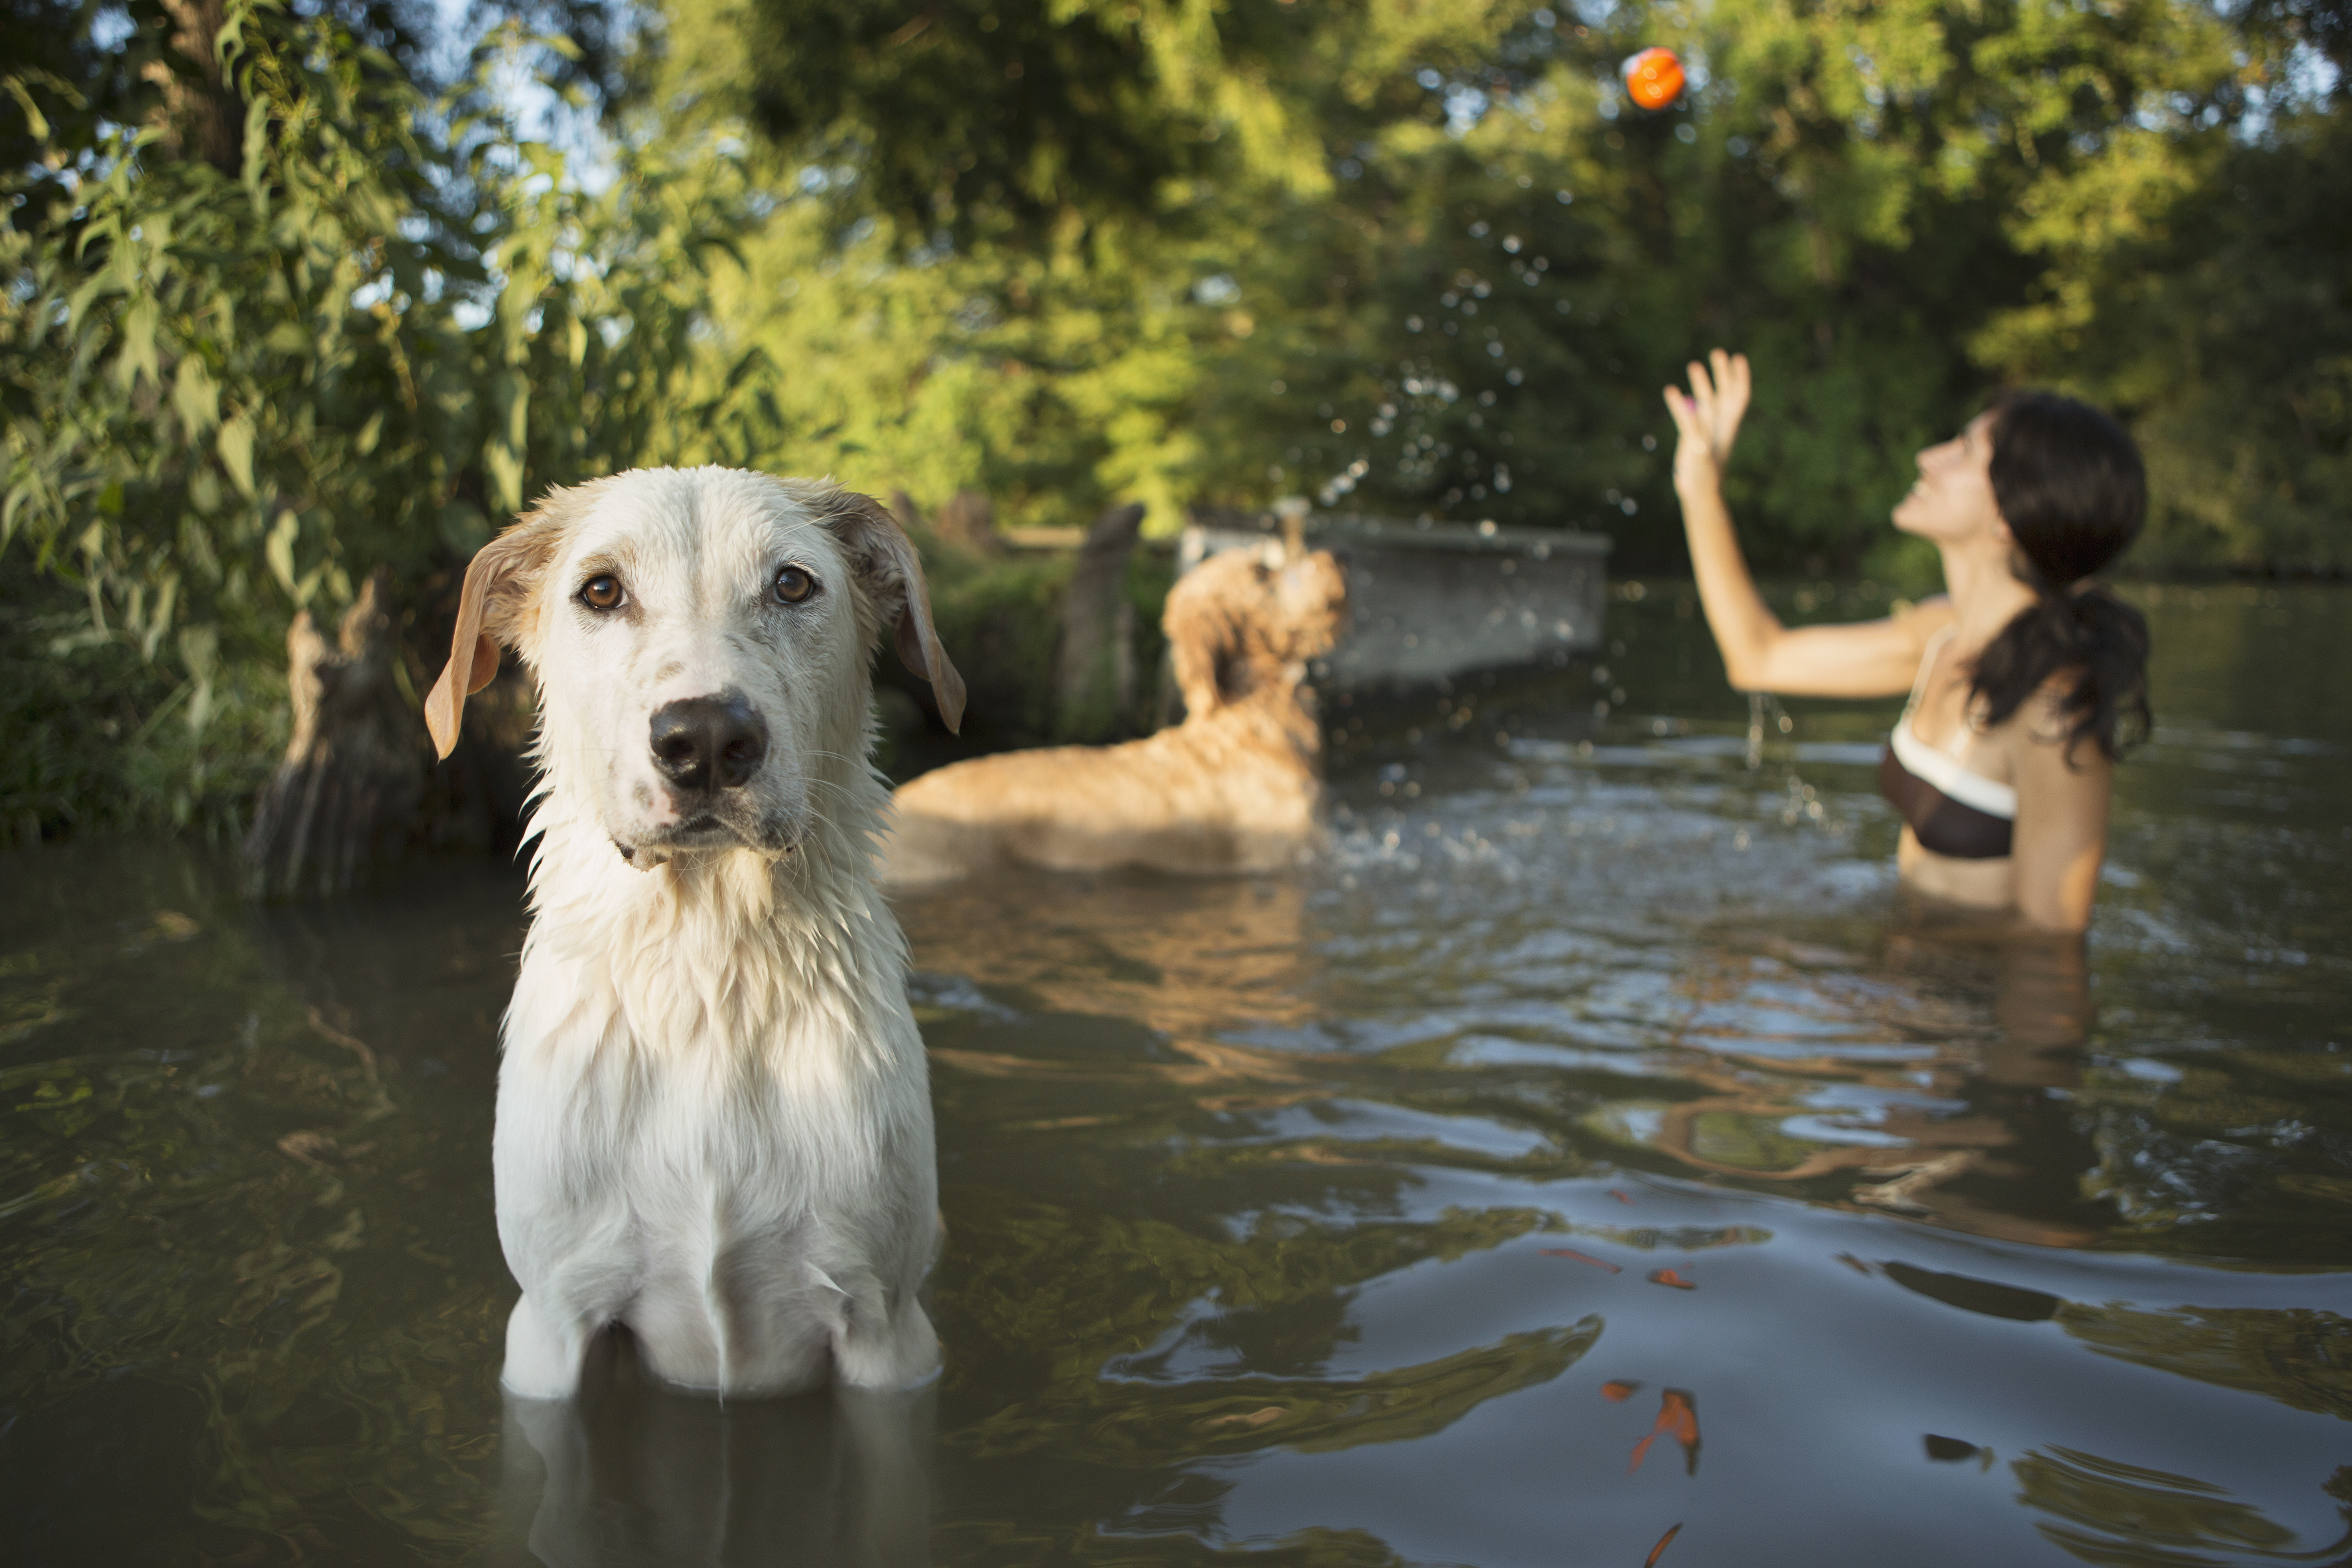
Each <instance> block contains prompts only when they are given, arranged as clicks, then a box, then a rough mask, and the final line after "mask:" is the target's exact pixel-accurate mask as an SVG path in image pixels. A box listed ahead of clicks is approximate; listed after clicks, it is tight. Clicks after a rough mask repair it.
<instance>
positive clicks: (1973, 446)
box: [1895, 412, 2009, 544]
mask: <svg viewBox="0 0 2352 1568" xmlns="http://www.w3.org/2000/svg"><path fill="white" fill-rule="evenodd" d="M1918 462H1919V479H1918V482H1917V483H1916V484H1914V485H1913V486H1912V487H1911V489H1910V492H1909V493H1908V494H1906V496H1905V497H1904V498H1903V499H1902V500H1899V501H1897V502H1895V527H1897V528H1899V529H1901V530H1902V531H1904V532H1906V533H1916V534H1917V535H1918V536H1919V537H1920V538H1922V539H1926V540H1929V541H1932V542H1935V543H1937V544H1965V543H1968V542H1970V541H1972V540H1977V539H1982V538H1989V537H1990V538H1995V539H1999V540H2000V541H2001V542H2004V543H2005V542H2007V535H2008V532H2009V529H2008V525H2007V524H2005V523H2003V522H2002V521H2001V519H2000V503H1999V502H1997V501H1995V500H1993V495H1992V415H1991V414H1990V412H1987V413H1983V414H1979V415H1978V416H1976V417H1975V418H1974V419H1971V420H1969V425H1968V428H1967V429H1965V430H1962V431H1961V432H1960V433H1959V434H1958V436H1955V437H1952V439H1950V440H1948V441H1946V442H1943V443H1941V444H1939V445H1937V446H1934V447H1927V449H1926V450H1925V451H1923V452H1921V453H1920V454H1919V458H1918Z"/></svg>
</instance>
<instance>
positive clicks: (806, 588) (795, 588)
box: [776, 566, 816, 605]
mask: <svg viewBox="0 0 2352 1568" xmlns="http://www.w3.org/2000/svg"><path fill="white" fill-rule="evenodd" d="M815 592H816V579H815V578H814V577H812V576H810V575H809V574H807V573H805V572H803V571H802V570H801V569H800V568H799V567H797V566H786V567H784V568H782V570H780V571H779V572H777V574H776V597H777V599H778V600H780V601H781V602H782V603H784V604H787V605H797V604H799V603H800V602H801V601H802V600H803V599H805V598H807V597H808V596H809V595H811V594H814V593H815Z"/></svg>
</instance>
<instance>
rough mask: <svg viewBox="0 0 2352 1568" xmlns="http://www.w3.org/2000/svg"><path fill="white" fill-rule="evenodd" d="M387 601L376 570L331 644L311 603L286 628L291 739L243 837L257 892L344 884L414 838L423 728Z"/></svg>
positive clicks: (272, 895)
mask: <svg viewBox="0 0 2352 1568" xmlns="http://www.w3.org/2000/svg"><path fill="white" fill-rule="evenodd" d="M391 598H392V588H391V574H389V573H387V572H383V571H378V572H377V573H376V574H375V575H373V577H371V578H369V579H368V581H367V584H366V585H365V586H364V587H362V589H361V591H360V596H359V599H358V601H357V602H356V603H354V604H353V605H352V607H351V609H350V611H349V612H348V613H346V614H345V615H344V616H343V624H342V629H341V636H340V637H339V638H338V643H339V645H340V646H338V647H330V646H329V645H328V643H327V639H326V638H325V637H322V636H321V635H320V632H319V628H318V626H317V623H316V622H314V621H313V620H312V619H311V616H310V611H308V610H305V611H303V612H302V613H301V614H300V615H299V616H295V617H294V624H293V625H292V626H290V627H289V628H288V629H287V633H286V653H287V687H288V690H289V695H290V697H291V698H292V700H293V707H294V737H293V739H292V741H291V742H289V743H288V745H287V748H286V758H285V760H284V761H283V762H281V763H278V772H277V773H276V775H275V776H273V777H272V778H271V779H270V781H269V788H268V792H267V793H265V794H264V795H263V796H262V800H261V806H260V809H259V810H258V811H257V812H256V813H255V815H254V819H253V830H252V831H251V832H249V833H247V835H246V838H245V875H246V887H247V892H248V893H250V894H251V895H252V896H253V897H256V898H262V899H296V898H310V897H320V898H329V897H332V896H334V895H336V894H339V893H346V892H349V891H351V889H352V888H354V887H356V886H358V885H360V884H361V883H362V882H363V881H364V880H366V879H368V878H369V877H370V876H371V875H372V874H373V871H374V870H375V869H376V868H378V867H379V866H380V865H381V864H382V863H383V861H384V860H385V859H387V858H390V857H392V856H394V855H396V854H397V853H399V851H400V850H401V849H403V848H404V847H406V846H407V844H408V843H409V842H410V841H411V840H412V839H413V838H414V837H415V834H416V829H417V805H418V803H419V801H420V799H421V798H422V796H423V794H424V786H425V756H426V753H425V730H424V724H423V722H422V721H421V720H420V719H419V718H418V716H417V714H416V713H415V710H412V709H411V707H410V706H409V704H408V702H407V700H405V699H404V697H403V696H402V695H401V690H400V687H399V683H398V678H397V676H396V675H395V673H394V671H395V668H396V665H397V661H398V659H399V657H400V654H399V644H398V640H397V637H395V635H394V626H393V616H392V614H391Z"/></svg>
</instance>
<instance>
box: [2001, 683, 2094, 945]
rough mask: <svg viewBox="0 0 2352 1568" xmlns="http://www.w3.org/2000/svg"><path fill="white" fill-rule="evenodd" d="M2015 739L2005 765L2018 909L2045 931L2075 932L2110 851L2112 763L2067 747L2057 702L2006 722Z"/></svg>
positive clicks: (2090, 747)
mask: <svg viewBox="0 0 2352 1568" xmlns="http://www.w3.org/2000/svg"><path fill="white" fill-rule="evenodd" d="M2008 728H2009V729H2010V730H2011V732H2012V733H2013V734H2014V736H2015V737H2016V738H2015V740H2014V741H2012V742H2011V747H2010V752H2011V758H2010V767H2011V772H2012V773H2013V775H2014V776H2015V778H2016V780H2017V827H2016V831H2015V833H2014V835H2013V836H2012V837H2011V848H2010V853H2011V855H2012V856H2013V857H2014V858H2015V859H2014V862H2013V863H2014V865H2015V866H2016V868H2017V912H2018V915H2019V917H2020V918H2021V919H2022V920H2023V921H2025V923H2026V924H2028V925H2030V926H2036V927H2039V928H2041V929H2042V930H2044V931H2081V930H2083V929H2084V927H2086V926H2088V925H2089V924H2090V923H2091V904H2092V900H2095V898H2097V896H2098V891H2099V866H2100V863H2101V862H2102V861H2103V860H2105V858H2106V853H2107V799H2108V795H2110V793H2111V792H2112V790H2113V788H2114V785H2115V764H2114V763H2110V762H2108V761H2107V758H2106V754H2105V752H2101V751H2100V750H2099V748H2098V747H2097V746H2096V745H2095V744H2094V743H2092V742H2084V743H2082V744H2081V745H2078V746H2074V747H2073V748H2071V749H2072V751H2073V752H2074V756H2073V757H2072V758H2071V759H2069V757H2068V756H2067V752H2068V750H2069V749H2070V748H2069V747H2068V746H2067V745H2066V744H2065V742H2063V741H2058V740H2054V739H2052V738H2051V737H2053V736H2056V735H2061V734H2063V733H2064V732H2065V731H2064V729H2063V719H2062V717H2061V716H2060V714H2059V713H2058V711H2057V704H2056V703H2055V702H2054V701H2049V702H2042V701H2036V702H2033V703H2030V704H2028V705H2027V709H2026V711H2025V712H2023V713H2021V714H2020V715H2018V717H2017V718H2016V719H2014V720H2012V721H2011V723H2010V725H2009V726H2008Z"/></svg>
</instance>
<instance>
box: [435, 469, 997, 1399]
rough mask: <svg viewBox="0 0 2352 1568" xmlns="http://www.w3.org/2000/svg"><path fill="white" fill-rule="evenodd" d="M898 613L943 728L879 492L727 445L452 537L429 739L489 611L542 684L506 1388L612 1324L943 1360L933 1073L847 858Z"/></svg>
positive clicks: (507, 1209)
mask: <svg viewBox="0 0 2352 1568" xmlns="http://www.w3.org/2000/svg"><path fill="white" fill-rule="evenodd" d="M894 620H895V622H896V625H897V627H898V649H899V655H900V657H901V658H903V659H905V660H906V661H907V662H908V665H909V667H910V668H914V669H915V670H916V671H917V672H918V673H919V674H922V675H924V676H925V677H926V678H927V679H929V680H930V681H931V683H932V686H933V689H934V690H935V691H936V692H937V693H938V695H939V698H940V712H941V714H942V715H943V716H944V717H945V718H947V719H948V721H949V722H950V726H952V725H953V723H954V722H955V721H956V719H957V717H958V716H959V715H960V713H961V707H962V683H961V680H959V679H957V677H956V674H955V671H954V668H952V667H951V666H950V664H949V663H948V661H947V658H946V655H945V653H944V652H943V650H941V649H940V646H939V639H938V637H937V636H936V635H935V633H934V632H933V631H932V628H931V623H930V610H929V603H928V600H927V598H926V596H925V593H924V589H923V582H922V572H921V567H920V564H919V562H918V560H917V558H916V555H915V552H914V549H913V547H912V545H911V544H909V543H908V541H907V538H906V536H905V534H904V533H903V532H901V531H899V529H898V526H897V524H896V523H895V522H894V521H891V519H890V517H889V515H888V514H887V512H885V511H883V510H881V509H880V508H879V507H877V506H876V505H875V504H874V503H873V502H872V501H870V500H866V498H864V497H860V496H853V495H848V494H846V493H845V492H843V491H841V490H839V489H836V488H835V487H834V486H832V485H830V484H828V483H810V482H803V481H794V480H777V479H766V478H763V477H762V476H760V475H756V474H745V473H740V472H735V471H731V470H727V469H719V468H698V469H692V470H688V471H677V470H671V469H660V470H651V471H640V472H633V473H628V474H622V475H618V476H616V477H614V478H613V479H604V480H600V481H597V482H596V483H595V484H593V485H589V486H583V487H582V488H581V489H577V490H572V491H558V492H556V493H555V494H553V495H552V496H551V497H550V498H549V499H548V500H545V501H543V502H542V503H541V506H540V507H539V509H538V510H536V511H534V512H533V513H532V514H531V515H530V516H529V517H526V518H525V519H524V520H523V521H521V522H520V523H519V524H518V525H517V526H516V527H514V528H513V529H510V530H509V531H507V532H506V533H504V534H501V535H500V536H499V538H498V539H496V540H494V541H492V542H491V543H490V544H488V546H486V547H485V548H484V549H483V550H482V551H481V552H479V553H478V555H477V556H476V557H475V559H474V562H473V563H472V564H471V565H470V566H469V567H468V568H467V574H466V586H465V593H464V595H463V598H462V599H461V602H460V605H459V610H458V619H457V631H456V635H455V637H454V639H453V643H452V648H451V658H450V663H449V667H448V668H447V669H446V670H445V671H444V672H443V675H442V678H441V679H440V681H439V682H438V683H437V684H436V687H435V688H434V690H433V694H432V696H431V698H430V699H429V700H427V701H426V704H425V713H426V718H427V720H428V721H429V722H430V723H431V725H432V728H433V733H434V738H435V741H436V744H437V745H438V746H439V747H440V750H441V752H442V754H444V755H446V754H447V752H448V751H449V749H450V747H451V746H452V745H454V744H455V743H456V740H457V728H458V723H459V721H460V718H461V716H462V713H463V707H464V700H465V695H466V693H467V692H469V691H472V690H476V689H479V688H480V687H481V686H482V685H483V684H484V683H485V682H487V681H488V679H490V676H491V675H492V673H494V672H495V670H496V668H497V665H498V645H499V644H500V643H504V644H507V645H509V646H511V647H517V648H520V650H521V652H522V653H523V654H524V656H525V657H526V658H528V659H529V661H530V664H531V666H532V668H533V671H534V673H535V674H536V675H537V677H538V681H539V688H540V697H541V704H540V734H539V742H538V755H539V760H540V763H541V769H542V773H543V780H544V782H543V786H542V789H541V796H540V799H539V801H538V805H537V808H536V810H535V811H534V812H533V814H532V826H533V829H534V830H535V831H536V832H537V833H538V834H539V836H540V846H539V849H538V852H537V854H536V856H535V858H534V859H533V862H532V868H531V901H532V907H533V922H532V926H531V931H530V938H529V940H528V941H527V942H526V943H525V945H524V950H523V962H522V973H521V975H520V979H519V981H518V983H517V984H516V986H515V994H514V1001H513V1004H512V1005H511V1006H510V1007H509V1010H508V1014H507V1019H506V1026H505V1030H504V1042H505V1058H504V1061H503V1063H502V1066H501V1068H500V1070H499V1112H498V1132H497V1136H496V1140H495V1147H494V1163H495V1165H496V1171H497V1178H498V1211H499V1240H500V1242H501V1243H502V1244H503V1245H504V1247H505V1249H506V1255H507V1262H508V1265H509V1267H510V1268H512V1269H513V1270H514V1274H515V1278H516V1279H517V1280H518V1281H519V1282H520V1284H521V1286H522V1288H523V1293H522V1299H521V1300H520V1301H518V1302H516V1304H515V1308H514V1312H513V1314H512V1316H511V1317H509V1320H508V1324H507V1361H506V1369H505V1373H504V1374H503V1381H504V1382H505V1384H506V1385H507V1387H508V1388H509V1390H511V1391H512V1392H514V1393H516V1394H523V1395H526V1396H531V1397H542V1398H554V1397H562V1396H563V1395H567V1394H571V1393H572V1391H573V1390H574V1389H575V1388H576V1387H577V1386H578V1384H579V1380H580V1376H581V1372H582V1366H583V1360H584V1358H585V1355H586V1352H587V1349H588V1345H589V1342H590V1341H592V1340H593V1338H594V1337H595V1336H596V1335H597V1334H598V1333H600V1332H602V1331H604V1330H605V1329H607V1328H610V1327H614V1326H616V1325H617V1326H621V1327H625V1328H626V1329H628V1330H629V1331H632V1332H633V1333H634V1334H635V1336H636V1339H637V1342H638V1345H639V1349H640V1353H641V1355H642V1357H643V1359H644V1361H645V1363H646V1365H647V1366H648V1367H649V1368H650V1369H651V1370H652V1371H653V1372H654V1373H656V1375H658V1376H660V1377H663V1378H666V1379H667V1380H669V1381H671V1382H673V1383H677V1384H684V1385H687V1386H689V1387H697V1388H707V1389H712V1390H716V1391H718V1392H720V1393H722V1394H775V1393H783V1392H786V1391H789V1390H793V1389H796V1388H802V1387H806V1386H809V1385H811V1384H817V1383H822V1382H826V1381H834V1380H837V1381H840V1382H844V1383H849V1384H861V1385H866V1386H886V1387H887V1386H903V1385H905V1384H910V1383H915V1382H919V1381H921V1380H922V1379H924V1378H926V1377H928V1376H929V1374H930V1373H931V1372H932V1371H933V1370H934V1369H935V1368H936V1367H937V1365H938V1361H939V1351H938V1346H937V1343H936V1342H935V1341H934V1339H933V1337H932V1332H931V1326H930V1321H929V1318H928V1317H927V1316H926V1315H925V1313H924V1310H923V1308H922V1306H921V1304H920V1303H919V1301H918V1300H916V1290H917V1288H918V1287H919V1285H920V1283H921V1281H922V1279H923V1275H924V1273H925V1271H926V1269H927V1268H929V1263H930V1259H931V1255H932V1252H933V1250H934V1248H935V1247H936V1245H937V1238H938V1234H939V1229H938V1223H939V1222H938V1179H937V1172H936V1163H935V1156H934V1154H933V1149H932V1131H931V1110H930V1089H929V1077H928V1074H927V1073H926V1071H925V1068H924V1058H923V1051H922V1042H921V1039H920V1037H919V1036H918V1034H917V1032H916V1028H915V1023H914V1019H913V1016H911V1015H910V1014H909V1012H908V1007H907V1000H906V952H905V942H904V939H903V937H902V936H901V935H900V933H899V931H898V925H897V923H896V922H895V921H893V920H892V919H891V918H890V915H889V912H888V910H887V908H886V907H885V906H884V904H883V903H882V901H881V898H880V896H879V894H877V892H876V890H875V888H874V878H873V863H872V862H873V853H874V838H875V835H876V834H877V830H878V828H879V826H880V825H881V821H882V816H883V812H884V810H885V808H886V805H887V794H886V791H885V788H884V785H883V784H882V781H881V780H880V779H879V778H878V777H877V775H876V774H875V773H874V772H873V769H872V768H871V766H870V765H869V764H868V763H867V761H866V758H867V753H868V752H869V749H870V736H869V733H868V724H869V713H868V710H869V704H870V698H871V693H872V686H871V679H870V676H869V673H868V660H869V658H870V657H871V649H872V647H873V643H874V638H875V635H876V633H877V631H879V630H880V629H881V628H882V627H883V626H889V625H891V624H892V623H893V622H894Z"/></svg>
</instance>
